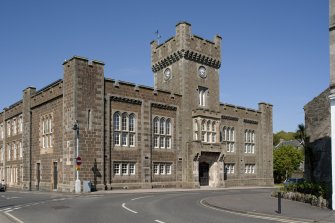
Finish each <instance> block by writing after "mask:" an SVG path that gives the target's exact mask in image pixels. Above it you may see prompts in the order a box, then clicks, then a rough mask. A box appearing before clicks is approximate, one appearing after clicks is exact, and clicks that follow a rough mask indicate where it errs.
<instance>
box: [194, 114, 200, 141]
mask: <svg viewBox="0 0 335 223" xmlns="http://www.w3.org/2000/svg"><path fill="white" fill-rule="evenodd" d="M198 129H199V127H198V120H197V119H194V120H193V140H198V138H199V130H198Z"/></svg>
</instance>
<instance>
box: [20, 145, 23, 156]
mask: <svg viewBox="0 0 335 223" xmlns="http://www.w3.org/2000/svg"><path fill="white" fill-rule="evenodd" d="M19 151H20V158H22V157H23V148H22V142H19Z"/></svg>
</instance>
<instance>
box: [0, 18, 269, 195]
mask: <svg viewBox="0 0 335 223" xmlns="http://www.w3.org/2000/svg"><path fill="white" fill-rule="evenodd" d="M151 63H152V71H153V73H154V83H155V86H154V87H146V86H139V85H136V84H133V83H127V82H122V81H117V80H113V79H110V78H107V77H105V76H104V63H103V62H100V61H96V60H93V61H91V60H88V59H86V58H82V57H78V56H75V57H73V58H71V59H69V60H67V61H65V62H64V63H63V66H64V77H63V79H61V80H58V81H56V82H54V83H52V84H50V85H48V86H46V87H45V88H43V89H41V90H38V91H36V89H35V88H33V87H28V88H26V89H25V90H24V91H23V96H22V100H21V101H19V102H17V103H15V104H13V105H11V106H9V107H8V108H5V109H4V110H3V112H1V113H0V120H1V121H0V123H1V127H0V145H1V150H0V151H1V154H0V155H1V156H0V177H1V178H5V179H6V181H7V182H8V184H9V186H10V187H17V188H22V189H28V190H46V191H50V190H57V191H74V188H75V180H76V169H75V168H76V164H75V159H76V157H77V156H78V154H76V146H77V144H76V133H77V131H75V130H74V123H75V122H76V120H77V123H78V125H79V144H78V148H79V156H80V157H81V159H82V165H81V166H80V171H79V178H80V179H81V180H85V181H91V182H93V184H94V185H95V186H96V187H97V188H98V189H114V188H154V187H184V188H195V187H199V186H210V187H231V186H246V185H272V184H273V173H272V171H273V167H272V165H273V164H272V105H270V104H267V103H259V108H258V110H254V109H249V108H244V107H240V106H236V105H231V104H225V103H220V101H219V95H220V94H219V91H220V86H219V68H220V66H221V37H220V36H215V37H214V40H213V41H209V40H205V39H203V38H201V37H199V36H196V35H194V34H192V33H191V25H190V24H188V23H186V22H181V23H179V24H177V25H176V35H175V36H174V37H172V38H170V39H169V40H167V41H166V42H164V43H163V44H160V45H158V44H157V42H156V41H153V42H151Z"/></svg>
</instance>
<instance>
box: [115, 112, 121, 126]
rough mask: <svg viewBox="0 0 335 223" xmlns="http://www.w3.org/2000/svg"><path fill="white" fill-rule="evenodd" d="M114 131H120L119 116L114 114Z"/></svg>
mask: <svg viewBox="0 0 335 223" xmlns="http://www.w3.org/2000/svg"><path fill="white" fill-rule="evenodd" d="M114 130H120V114H119V113H115V114H114Z"/></svg>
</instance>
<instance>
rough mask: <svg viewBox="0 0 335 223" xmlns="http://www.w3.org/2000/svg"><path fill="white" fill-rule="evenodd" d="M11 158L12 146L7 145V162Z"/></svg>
mask: <svg viewBox="0 0 335 223" xmlns="http://www.w3.org/2000/svg"><path fill="white" fill-rule="evenodd" d="M10 158H11V146H10V145H9V144H8V145H7V160H10Z"/></svg>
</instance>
